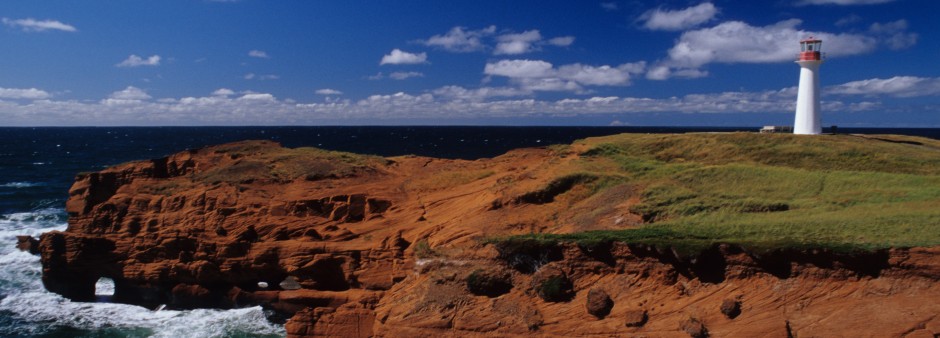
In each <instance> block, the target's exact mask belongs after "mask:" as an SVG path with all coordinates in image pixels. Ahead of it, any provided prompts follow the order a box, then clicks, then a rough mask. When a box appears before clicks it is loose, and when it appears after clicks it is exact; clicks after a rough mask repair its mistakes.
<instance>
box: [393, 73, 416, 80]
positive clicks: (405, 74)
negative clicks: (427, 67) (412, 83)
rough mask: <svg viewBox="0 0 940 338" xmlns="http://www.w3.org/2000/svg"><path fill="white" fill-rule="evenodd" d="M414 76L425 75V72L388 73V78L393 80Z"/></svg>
mask: <svg viewBox="0 0 940 338" xmlns="http://www.w3.org/2000/svg"><path fill="white" fill-rule="evenodd" d="M412 77H424V73H421V72H392V73H391V74H388V78H390V79H393V80H405V79H408V78H412Z"/></svg>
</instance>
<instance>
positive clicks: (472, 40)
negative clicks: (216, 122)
mask: <svg viewBox="0 0 940 338" xmlns="http://www.w3.org/2000/svg"><path fill="white" fill-rule="evenodd" d="M574 40H575V38H574V37H573V36H559V37H554V38H551V39H548V40H545V39H544V38H543V36H542V34H541V32H540V31H539V30H537V29H532V30H527V31H523V32H521V33H516V32H512V31H504V32H502V33H500V34H497V31H496V26H488V27H485V28H482V29H478V30H469V29H467V28H465V27H460V26H457V27H454V28H451V29H450V31H448V32H447V33H445V34H442V35H434V36H432V37H430V38H428V39H427V40H419V41H418V43H420V44H423V45H425V46H429V47H436V48H440V49H443V50H446V51H449V52H455V53H467V52H480V51H486V50H492V51H493V54H494V55H518V54H525V53H530V52H534V51H538V50H540V49H541V47H542V46H556V47H567V46H570V45H571V44H572V43H574ZM487 42H489V43H495V45H490V44H488V43H487Z"/></svg>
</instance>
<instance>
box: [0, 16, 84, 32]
mask: <svg viewBox="0 0 940 338" xmlns="http://www.w3.org/2000/svg"><path fill="white" fill-rule="evenodd" d="M0 21H2V22H3V24H4V25H7V26H10V27H16V28H19V29H22V30H23V31H26V32H44V31H48V30H57V31H63V32H76V31H78V29H76V28H75V26H72V25H69V24H66V23H62V22H61V21H57V20H36V19H33V18H26V19H9V18H2V19H0Z"/></svg>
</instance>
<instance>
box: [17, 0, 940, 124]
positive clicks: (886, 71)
mask: <svg viewBox="0 0 940 338" xmlns="http://www.w3.org/2000/svg"><path fill="white" fill-rule="evenodd" d="M938 10H940V2H937V1H935V0H772V1H723V0H714V1H629V0H623V1H459V2H458V1H437V0H434V1H286V0H285V1H262V0H228V1H208V0H188V1H183V0H177V1H172V0H166V1H81V2H76V1H35V0H28V1H27V0H22V1H21V0H8V1H3V2H0V41H2V45H3V52H2V53H0V125H2V126H38V125H54V126H60V125H61V126H73V125H81V126H111V125H375V124H385V125H424V124H435V125H436V124H442V125H452V124H458V125H467V124H469V125H678V126H681V125H710V126H748V125H764V124H778V125H779V124H790V123H792V111H793V106H794V103H795V100H796V88H795V86H796V84H797V82H798V77H799V67H798V66H797V65H796V64H795V63H793V60H794V59H795V57H796V53H797V52H798V49H799V44H798V41H799V40H800V39H801V38H805V37H808V36H810V35H813V36H816V37H819V38H821V39H822V40H823V50H824V52H826V53H827V60H826V62H825V63H824V64H823V66H822V68H821V71H820V73H821V82H822V87H823V96H822V107H823V124H824V125H831V124H837V125H840V126H857V127H940V62H938V61H940V40H938V39H940V38H938V37H940V24H938V23H937V22H938V21H937V20H936V17H935V15H936V13H937V12H938Z"/></svg>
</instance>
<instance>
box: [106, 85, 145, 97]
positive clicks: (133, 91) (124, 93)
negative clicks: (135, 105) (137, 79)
mask: <svg viewBox="0 0 940 338" xmlns="http://www.w3.org/2000/svg"><path fill="white" fill-rule="evenodd" d="M108 98H110V99H116V100H149V99H150V95H148V94H147V92H145V91H144V90H143V89H140V88H137V87H134V86H127V88H124V89H123V90H119V91H116V92H113V93H111V95H110V96H108Z"/></svg>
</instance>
